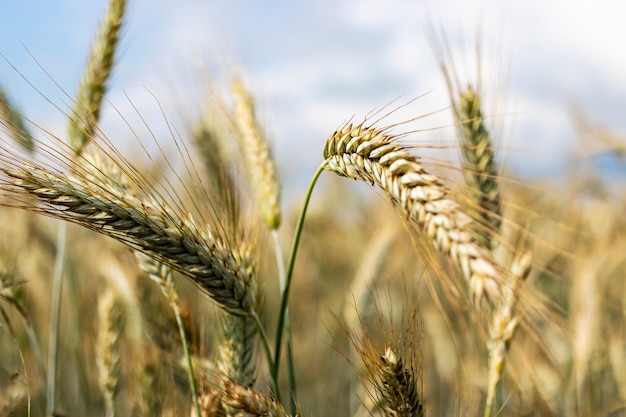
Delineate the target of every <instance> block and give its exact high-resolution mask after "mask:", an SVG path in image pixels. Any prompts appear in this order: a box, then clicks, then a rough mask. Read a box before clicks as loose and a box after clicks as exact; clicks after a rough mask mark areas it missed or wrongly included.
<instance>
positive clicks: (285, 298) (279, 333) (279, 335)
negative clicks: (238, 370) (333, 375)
mask: <svg viewBox="0 0 626 417" xmlns="http://www.w3.org/2000/svg"><path fill="white" fill-rule="evenodd" d="M325 168H326V162H324V163H323V164H322V165H320V167H319V168H318V169H317V171H315V174H313V179H312V180H311V183H310V184H309V188H308V189H307V192H306V196H305V197H304V203H303V205H302V211H301V212H300V217H298V223H297V224H296V230H295V232H294V237H293V245H292V247H291V254H290V255H289V263H288V264H287V276H286V280H285V290H284V291H283V295H282V298H281V300H280V310H279V312H278V314H279V315H278V326H277V328H276V343H275V346H274V349H275V350H274V373H273V374H272V379H273V380H274V383H275V384H276V385H278V370H279V361H280V350H281V345H282V339H283V330H284V327H285V317H286V313H287V305H288V302H289V290H290V289H291V283H292V281H293V278H292V277H293V267H294V265H295V263H296V255H297V253H298V245H299V244H300V236H301V234H302V227H303V226H304V219H305V218H306V211H307V208H308V207H309V201H310V200H311V194H312V193H313V188H314V187H315V184H316V183H317V179H318V178H319V176H320V175H321V174H322V171H324V169H325ZM293 394H294V395H292V396H291V398H292V401H293V398H295V393H293ZM292 405H293V404H292Z"/></svg>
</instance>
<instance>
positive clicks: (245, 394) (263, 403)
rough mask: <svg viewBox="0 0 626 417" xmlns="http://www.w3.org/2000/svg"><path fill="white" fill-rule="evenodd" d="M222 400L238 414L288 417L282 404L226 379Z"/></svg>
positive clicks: (254, 416) (248, 416)
mask: <svg viewBox="0 0 626 417" xmlns="http://www.w3.org/2000/svg"><path fill="white" fill-rule="evenodd" d="M222 402H223V403H225V404H226V405H227V406H228V407H231V408H232V409H234V410H235V411H236V414H235V415H236V416H242V417H243V416H246V417H256V416H259V417H261V416H263V417H287V416H288V414H287V413H286V412H285V410H284V408H283V407H282V405H280V404H279V403H277V402H276V401H273V400H271V399H270V398H268V397H267V396H266V395H263V394H261V393H259V392H257V391H255V390H253V389H252V388H249V387H245V386H241V385H237V384H235V383H234V382H232V381H226V383H225V386H224V395H223V397H222Z"/></svg>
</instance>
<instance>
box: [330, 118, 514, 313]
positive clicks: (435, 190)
mask: <svg viewBox="0 0 626 417" xmlns="http://www.w3.org/2000/svg"><path fill="white" fill-rule="evenodd" d="M389 130H390V129H389V128H386V127H383V128H378V127H374V126H366V125H365V124H364V123H361V124H357V125H354V126H353V125H352V123H350V124H347V125H345V126H344V127H343V128H341V129H339V130H337V131H336V132H335V133H333V134H332V135H331V136H330V137H329V138H328V140H327V142H326V145H325V147H324V158H325V161H326V169H327V170H329V171H333V172H335V173H337V174H339V175H341V176H344V177H348V178H352V179H355V180H360V181H364V182H365V183H368V184H371V185H372V186H373V185H376V186H378V187H379V188H380V189H381V190H382V191H383V192H384V193H385V194H386V195H387V196H388V197H389V199H390V200H391V202H392V204H393V205H394V206H395V207H396V208H397V210H398V212H399V213H400V214H401V215H403V216H404V217H406V219H408V220H409V221H410V222H411V223H413V224H414V225H416V226H417V228H418V229H419V230H421V231H422V232H423V233H424V235H425V236H427V237H428V238H429V239H430V240H431V242H432V244H433V246H434V247H435V248H436V249H437V250H439V251H440V252H441V253H442V254H444V255H446V256H449V257H450V258H451V259H452V260H453V262H454V263H455V264H456V266H457V267H459V269H460V270H461V272H462V274H463V276H464V278H465V279H466V280H467V282H468V284H469V289H470V295H471V298H472V300H473V301H474V302H475V303H476V304H480V303H481V301H482V300H483V299H484V298H488V299H489V300H491V301H492V302H497V301H498V300H499V299H500V297H501V295H502V286H503V285H504V283H505V282H506V281H505V275H504V273H503V272H502V270H501V268H500V267H499V265H498V263H497V262H496V261H495V260H494V258H493V256H492V254H491V252H490V251H489V250H488V249H487V248H486V247H485V246H484V245H483V244H481V242H479V241H478V240H476V238H475V237H474V236H473V234H472V225H473V220H472V219H471V218H470V217H469V216H468V215H466V214H465V213H464V212H463V210H462V208H461V206H460V205H459V204H458V203H457V202H456V201H455V200H454V199H453V198H452V197H451V195H452V193H451V192H450V191H449V190H448V189H447V188H446V186H445V185H444V183H443V181H442V180H441V179H440V178H439V177H437V176H436V175H434V174H431V173H428V172H427V171H426V170H425V169H424V167H423V166H422V164H420V162H419V158H418V157H417V156H415V155H413V154H411V153H410V152H409V151H408V150H407V149H406V148H405V147H403V146H402V145H400V144H399V143H398V142H397V141H396V140H395V139H396V138H397V137H396V136H393V135H392V134H390V133H389Z"/></svg>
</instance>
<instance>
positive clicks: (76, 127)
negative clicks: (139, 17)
mask: <svg viewBox="0 0 626 417" xmlns="http://www.w3.org/2000/svg"><path fill="white" fill-rule="evenodd" d="M125 8H126V0H111V2H110V4H109V9H108V12H107V15H106V17H105V19H104V22H102V24H101V26H100V32H99V34H98V38H97V40H96V41H95V42H94V44H93V46H92V49H91V55H90V57H89V61H87V68H86V70H85V74H84V75H83V78H82V80H81V82H80V86H79V88H78V93H77V95H76V102H75V104H74V108H73V110H72V114H71V115H70V125H69V132H68V133H69V139H70V145H71V147H72V149H74V150H75V151H76V153H77V154H81V153H82V151H83V148H84V147H85V145H87V144H88V143H89V141H90V140H91V138H92V137H93V134H94V130H95V128H96V124H97V122H98V119H99V117H100V107H101V103H102V99H103V98H104V94H105V93H106V89H107V80H108V78H109V76H110V75H111V71H112V69H113V64H114V56H115V50H116V48H117V43H118V40H119V36H120V30H121V28H122V23H123V20H124V11H125Z"/></svg>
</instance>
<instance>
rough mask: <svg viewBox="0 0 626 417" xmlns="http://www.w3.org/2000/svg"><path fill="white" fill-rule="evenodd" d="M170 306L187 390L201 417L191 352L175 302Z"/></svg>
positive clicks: (171, 283)
mask: <svg viewBox="0 0 626 417" xmlns="http://www.w3.org/2000/svg"><path fill="white" fill-rule="evenodd" d="M170 279H171V278H170ZM170 285H173V282H170ZM170 305H171V307H172V310H174V316H175V317H176V325H178V332H179V333H180V340H181V342H182V344H183V351H184V352H185V359H186V360H187V376H188V377H189V388H190V389H191V398H192V400H193V404H194V407H195V408H196V415H198V416H201V415H202V414H201V413H200V401H199V400H198V390H197V389H196V380H195V378H194V376H193V361H192V359H191V352H190V351H189V345H188V344H187V336H186V334H185V326H184V324H183V320H182V318H181V316H180V310H179V308H178V303H177V302H176V301H175V300H172V301H171V302H170Z"/></svg>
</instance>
